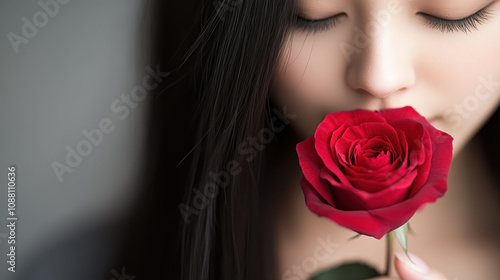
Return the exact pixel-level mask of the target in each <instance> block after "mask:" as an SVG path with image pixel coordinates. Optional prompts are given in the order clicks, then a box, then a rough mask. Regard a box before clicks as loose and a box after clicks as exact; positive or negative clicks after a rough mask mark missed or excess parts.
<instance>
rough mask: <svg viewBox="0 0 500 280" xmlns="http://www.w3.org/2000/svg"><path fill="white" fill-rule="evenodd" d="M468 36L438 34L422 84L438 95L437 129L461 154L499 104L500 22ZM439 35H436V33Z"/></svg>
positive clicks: (428, 55)
mask: <svg viewBox="0 0 500 280" xmlns="http://www.w3.org/2000/svg"><path fill="white" fill-rule="evenodd" d="M492 20H494V22H491V23H490V24H487V25H484V26H480V27H479V31H474V32H472V33H469V34H467V35H465V34H463V35H443V34H439V35H436V36H439V37H436V38H430V39H432V41H433V44H432V45H431V46H428V47H427V50H426V52H424V53H421V54H420V55H422V57H425V58H426V61H425V64H426V66H425V68H426V69H427V71H421V73H425V74H423V75H425V76H421V77H420V78H421V81H422V82H425V83H427V84H428V85H429V86H430V87H432V92H435V93H438V94H439V96H438V97H436V98H435V99H434V100H433V102H435V101H437V102H440V104H442V105H441V107H440V111H441V112H442V116H443V119H442V121H441V123H438V124H437V125H436V126H437V127H438V128H439V129H442V130H443V131H445V132H447V133H449V134H450V135H452V136H453V137H454V152H455V153H456V152H458V151H459V150H460V149H461V148H462V147H463V146H464V145H465V144H466V143H467V142H468V140H470V139H471V138H472V136H474V134H475V133H476V132H477V131H478V130H479V129H480V128H481V127H482V125H483V124H484V123H485V122H486V121H487V119H488V118H489V117H490V115H491V114H493V112H494V111H495V110H496V109H497V108H498V105H499V103H500V37H499V36H497V35H496V34H497V33H498V30H500V20H499V19H492ZM436 34H437V33H436Z"/></svg>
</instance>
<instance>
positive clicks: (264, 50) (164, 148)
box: [117, 0, 295, 280]
mask: <svg viewBox="0 0 500 280" xmlns="http://www.w3.org/2000/svg"><path fill="white" fill-rule="evenodd" d="M294 9H295V3H294V1H288V0H266V1H262V0H261V1H251V0H215V1H206V2H204V1H183V2H182V4H180V3H174V2H172V1H168V2H167V1H163V2H162V1H154V2H152V9H151V10H152V11H153V12H154V13H155V14H153V15H152V18H153V21H152V22H151V23H152V24H153V25H152V30H151V32H152V33H151V34H152V42H151V43H152V47H154V51H153V54H154V55H153V57H152V58H151V59H152V61H153V62H152V63H154V64H155V65H156V64H160V65H161V66H162V67H163V69H164V70H163V71H168V72H169V74H170V75H169V77H168V79H169V82H167V83H165V86H161V87H159V90H158V91H156V92H154V93H153V96H154V98H153V99H152V100H151V101H152V103H151V109H150V114H149V123H150V127H149V131H150V133H149V135H148V148H147V151H146V152H147V156H148V159H147V160H146V162H147V168H146V173H145V174H144V178H145V180H144V181H143V185H142V186H141V188H142V197H139V198H138V200H137V205H136V207H135V208H134V210H133V212H132V221H133V222H132V223H131V225H130V230H129V232H128V236H127V237H126V239H125V240H126V242H125V248H124V257H123V258H122V259H120V263H121V264H117V266H120V265H121V266H124V267H126V271H127V273H128V274H129V275H135V276H136V277H137V279H139V278H140V279H162V278H164V279H193V280H194V279H196V280H200V279H221V280H223V279H232V280H234V279H276V275H275V271H274V269H275V263H274V261H275V260H274V253H273V249H274V248H273V241H272V233H271V232H270V230H272V226H271V221H272V217H273V215H272V214H269V213H268V212H271V213H272V210H271V208H272V207H273V205H275V204H274V203H272V194H273V193H274V191H273V190H272V188H273V186H271V185H266V184H264V181H265V180H264V179H263V177H264V176H265V172H264V171H265V170H266V166H265V164H264V163H265V162H266V160H265V153H266V149H264V147H263V145H265V144H270V142H274V141H277V140H276V139H277V138H276V137H277V132H278V131H277V130H279V131H283V129H281V128H283V127H284V126H285V125H286V124H287V121H286V118H284V117H283V116H282V115H280V110H277V108H274V106H273V105H272V103H271V101H270V99H269V90H270V85H271V81H272V77H273V73H274V72H275V71H276V70H277V68H276V67H277V65H278V63H277V59H278V57H279V56H280V55H281V52H282V50H283V47H282V46H283V44H285V42H286V40H287V35H288V34H289V32H288V31H289V28H290V26H291V25H290V24H291V23H292V20H293V18H294V14H295V11H294ZM278 109H279V108H278ZM278 128H279V129H278ZM259 139H264V142H265V143H257V142H255V141H259ZM268 202H269V203H268ZM263 204H266V205H268V207H266V206H264V205H263ZM139 240H140V241H139ZM137 242H139V243H137ZM153 277H155V278H153Z"/></svg>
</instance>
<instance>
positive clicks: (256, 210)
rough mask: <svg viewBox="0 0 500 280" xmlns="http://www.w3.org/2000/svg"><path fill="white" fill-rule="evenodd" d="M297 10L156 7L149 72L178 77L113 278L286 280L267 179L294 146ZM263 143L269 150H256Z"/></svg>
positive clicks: (235, 1) (155, 116) (171, 80)
mask: <svg viewBox="0 0 500 280" xmlns="http://www.w3.org/2000/svg"><path fill="white" fill-rule="evenodd" d="M294 9H295V3H294V1H287V0H260V1H252V0H211V1H206V2H205V1H199V0H198V1H197V0H189V1H183V2H182V3H180V2H173V1H161V0H158V1H152V2H151V6H150V11H151V12H152V14H151V15H150V17H151V22H150V24H151V26H150V28H151V30H150V32H151V35H152V36H151V41H150V44H151V47H152V48H153V56H152V57H151V64H153V65H157V64H158V65H160V66H161V67H160V68H162V69H164V71H169V73H170V75H169V77H168V79H167V81H166V82H165V83H164V84H162V86H160V87H159V88H158V90H156V91H154V92H153V93H152V95H153V98H152V99H151V100H150V101H151V106H150V108H151V109H150V114H149V120H148V123H149V134H148V141H147V143H148V146H147V150H146V151H145V152H146V154H147V160H146V163H147V165H146V167H145V172H144V175H143V178H144V181H143V184H142V185H141V196H140V197H138V199H137V204H136V206H135V207H134V208H133V210H132V213H131V215H130V217H131V222H130V228H129V230H128V231H127V236H126V238H125V239H124V243H123V244H124V246H123V248H124V249H123V254H122V258H120V259H119V260H118V263H117V264H116V267H125V268H126V271H127V274H129V275H134V276H136V279H138V280H139V279H189V280H194V279H196V280H200V279H218V280H219V279H220V280H224V279H231V280H233V279H276V278H278V275H277V271H276V260H275V256H276V254H275V252H274V251H273V250H274V241H273V239H272V238H273V235H274V234H273V232H272V230H273V219H274V213H275V212H276V207H277V205H279V199H280V195H279V193H280V190H279V189H278V188H279V186H278V185H275V184H267V183H266V182H267V181H266V178H267V177H268V176H271V175H270V174H269V173H271V172H273V171H272V170H274V171H276V169H275V168H274V167H273V168H272V169H271V166H272V162H271V161H272V160H273V154H272V153H273V152H274V151H276V150H278V149H284V150H293V148H294V146H293V141H290V143H288V144H287V143H285V142H280V139H288V138H290V137H293V133H292V132H290V131H289V130H288V129H284V130H282V129H281V128H282V127H283V126H284V125H286V124H287V122H286V118H284V117H283V116H282V115H281V116H280V112H282V110H281V109H282V108H274V107H273V105H272V102H271V101H269V87H270V84H271V77H272V73H274V72H275V71H276V70H277V68H276V67H277V65H278V64H277V63H276V62H277V58H278V57H279V56H280V55H281V54H282V53H281V52H282V50H283V44H285V42H286V40H287V34H289V31H290V28H291V24H292V22H293V19H294V15H295V10H294ZM498 115H499V113H498V112H497V113H496V114H495V117H494V118H492V119H491V120H490V122H489V123H488V124H487V125H486V126H485V127H484V128H483V129H482V130H481V132H480V135H486V137H482V138H481V139H483V140H484V141H485V144H484V145H485V146H492V147H496V145H493V143H494V141H497V140H498V139H500V137H499V134H498V129H497V128H498V125H499V124H500V121H499V117H498ZM276 120H278V122H279V121H281V123H276V122H275V121H276ZM278 128H279V129H278ZM269 131H271V132H272V133H273V134H274V135H273V136H270V135H269ZM287 133H289V134H287ZM258 136H262V137H261V138H266V139H267V138H270V137H273V139H272V143H269V144H268V146H267V148H264V147H263V143H255V142H254V143H252V141H255V139H256V138H257V137H258ZM252 145H253V146H252ZM494 153H496V154H494ZM488 155H489V156H491V158H498V156H500V151H499V150H494V151H490V152H489V153H488ZM274 156H275V157H276V155H274ZM496 164H497V165H496V167H497V168H498V163H496ZM492 166H493V165H492ZM499 179H500V178H499Z"/></svg>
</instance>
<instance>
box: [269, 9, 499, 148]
mask: <svg viewBox="0 0 500 280" xmlns="http://www.w3.org/2000/svg"><path fill="white" fill-rule="evenodd" d="M297 10H298V16H299V17H300V18H305V19H307V20H321V21H318V22H316V23H310V22H307V21H304V20H298V21H297V24H296V27H295V29H294V30H293V32H292V33H291V34H290V40H289V42H288V43H287V44H286V45H285V46H284V51H283V55H282V56H281V57H280V58H279V60H280V66H281V67H282V68H281V70H280V71H278V72H276V75H275V77H274V81H273V87H272V91H271V94H272V98H273V100H274V102H275V103H277V104H279V105H280V106H281V107H283V106H286V107H287V111H288V112H289V113H291V114H296V115H297V117H296V118H295V119H294V120H293V121H292V124H291V125H292V127H293V129H294V130H295V131H296V132H297V133H298V134H299V135H300V136H301V137H303V138H306V137H309V136H311V135H313V134H314V131H315V129H316V127H317V125H318V124H319V123H320V122H321V121H322V120H323V119H324V117H325V116H326V115H327V114H328V113H330V112H336V111H344V110H354V109H358V108H361V109H368V110H381V109H386V108H396V107H403V106H407V105H410V106H412V107H413V108H415V109H416V110H417V111H418V112H419V113H420V114H421V115H423V116H424V117H426V118H427V119H428V120H429V121H431V123H432V124H433V125H434V126H436V127H437V128H438V129H441V130H443V131H445V132H447V133H449V134H450V135H452V136H453V138H454V152H455V153H456V152H457V151H459V150H460V149H461V147H462V146H463V145H464V144H465V143H466V142H467V141H468V140H469V139H470V138H471V137H472V136H473V135H474V134H475V132H477V130H479V129H480V127H481V126H482V125H483V124H484V122H485V121H486V120H487V119H488V117H489V116H490V115H491V114H492V113H493V112H494V111H495V109H496V108H497V106H498V104H499V103H500V1H491V0H475V1H473V0H469V1H466V0H437V1H428V0H297ZM471 15H475V16H473V17H471V18H470V19H466V18H468V17H469V16H471ZM332 17H333V18H332ZM328 18H330V19H328ZM322 19H325V20H322ZM458 19H465V20H463V21H455V22H453V21H448V20H458ZM474 27H476V28H477V29H476V28H474Z"/></svg>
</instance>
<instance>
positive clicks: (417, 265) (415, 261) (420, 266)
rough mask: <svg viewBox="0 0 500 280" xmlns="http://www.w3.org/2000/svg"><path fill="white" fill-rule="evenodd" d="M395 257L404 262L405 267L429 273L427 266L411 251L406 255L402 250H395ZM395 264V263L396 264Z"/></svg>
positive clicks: (421, 272)
mask: <svg viewBox="0 0 500 280" xmlns="http://www.w3.org/2000/svg"><path fill="white" fill-rule="evenodd" d="M395 255H396V258H397V259H398V260H399V261H400V262H401V263H402V264H404V265H405V266H406V267H408V268H410V269H411V270H413V271H415V272H417V273H420V274H427V273H429V266H428V265H427V264H426V263H425V262H424V261H423V260H422V259H421V258H419V257H417V256H416V255H414V254H412V253H408V256H409V258H408V256H407V255H406V254H405V253H403V252H400V251H398V252H395ZM396 266H397V265H396Z"/></svg>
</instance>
